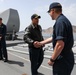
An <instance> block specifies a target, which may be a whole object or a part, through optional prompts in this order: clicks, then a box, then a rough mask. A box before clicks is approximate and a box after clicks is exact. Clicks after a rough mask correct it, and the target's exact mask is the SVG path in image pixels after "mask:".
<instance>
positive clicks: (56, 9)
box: [54, 8, 62, 13]
mask: <svg viewBox="0 0 76 75" xmlns="http://www.w3.org/2000/svg"><path fill="white" fill-rule="evenodd" d="M54 9H55V12H56V13H60V12H62V8H54Z"/></svg>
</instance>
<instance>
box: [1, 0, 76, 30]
mask: <svg viewBox="0 0 76 75" xmlns="http://www.w3.org/2000/svg"><path fill="white" fill-rule="evenodd" d="M52 2H59V3H61V4H62V7H63V14H64V15H66V16H67V18H68V19H69V20H70V21H71V23H72V25H76V0H0V13H1V12H3V11H4V10H7V9H9V8H13V9H16V10H18V13H19V17H20V31H22V30H24V29H25V28H26V27H27V26H28V25H29V24H30V23H31V19H30V17H31V15H32V14H34V13H37V14H38V15H40V16H41V19H40V22H39V24H40V25H41V26H42V28H43V29H46V28H49V27H53V25H54V22H55V21H52V19H51V17H50V16H49V14H48V13H47V10H48V8H49V5H50V4H51V3H52Z"/></svg>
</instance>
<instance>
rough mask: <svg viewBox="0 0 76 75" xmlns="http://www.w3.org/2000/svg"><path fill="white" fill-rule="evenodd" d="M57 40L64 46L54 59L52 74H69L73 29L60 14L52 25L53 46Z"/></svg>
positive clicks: (72, 62)
mask: <svg viewBox="0 0 76 75" xmlns="http://www.w3.org/2000/svg"><path fill="white" fill-rule="evenodd" d="M58 40H62V41H63V42H64V44H65V45H64V48H63V50H62V52H61V54H60V55H59V56H58V57H57V59H56V60H55V63H54V65H53V75H70V74H71V71H72V69H73V66H74V54H73V52H72V47H73V43H74V40H73V30H72V25H71V23H70V22H69V20H68V19H67V18H66V17H65V16H64V15H63V14H61V15H60V16H59V17H58V18H57V20H56V23H55V25H54V27H53V48H54V47H55V45H56V42H57V41H58Z"/></svg>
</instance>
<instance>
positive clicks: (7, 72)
mask: <svg viewBox="0 0 76 75" xmlns="http://www.w3.org/2000/svg"><path fill="white" fill-rule="evenodd" d="M44 49H45V55H44V61H43V63H42V65H41V67H40V68H39V72H40V73H42V75H52V67H51V66H49V65H48V64H47V61H48V60H49V58H50V57H51V54H52V53H53V51H52V45H51V44H47V45H46V46H45V48H44ZM7 50H8V59H9V61H8V62H7V63H4V62H3V61H0V75H22V74H25V75H31V71H30V61H29V53H28V45H27V44H24V42H23V41H17V40H16V41H7ZM73 51H74V56H75V66H74V69H73V71H72V75H75V74H76V42H75V43H74V47H73Z"/></svg>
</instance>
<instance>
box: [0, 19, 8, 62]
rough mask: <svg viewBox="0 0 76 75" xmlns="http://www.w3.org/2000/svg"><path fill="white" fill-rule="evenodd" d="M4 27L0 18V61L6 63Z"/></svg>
mask: <svg viewBox="0 0 76 75" xmlns="http://www.w3.org/2000/svg"><path fill="white" fill-rule="evenodd" d="M5 36H6V25H4V24H3V23H2V18H0V60H4V62H7V61H8V56H7V49H6V41H5Z"/></svg>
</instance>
